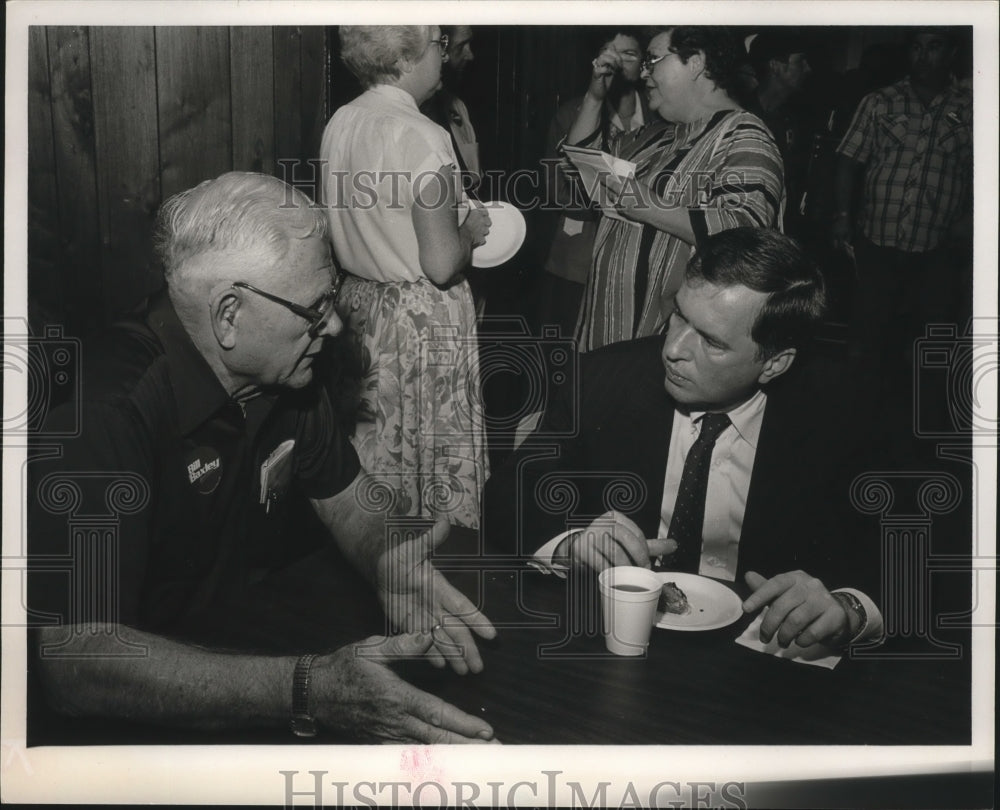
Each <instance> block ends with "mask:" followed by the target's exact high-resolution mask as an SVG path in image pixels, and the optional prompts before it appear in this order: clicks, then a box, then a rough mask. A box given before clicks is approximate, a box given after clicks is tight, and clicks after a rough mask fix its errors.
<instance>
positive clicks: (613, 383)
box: [484, 336, 877, 588]
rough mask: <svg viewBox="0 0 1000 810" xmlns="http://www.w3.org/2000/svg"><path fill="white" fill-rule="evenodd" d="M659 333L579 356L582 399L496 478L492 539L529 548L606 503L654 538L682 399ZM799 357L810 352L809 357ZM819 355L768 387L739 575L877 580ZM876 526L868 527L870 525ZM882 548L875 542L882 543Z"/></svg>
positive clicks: (488, 527)
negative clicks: (672, 384)
mask: <svg viewBox="0 0 1000 810" xmlns="http://www.w3.org/2000/svg"><path fill="white" fill-rule="evenodd" d="M662 346H663V337H662V336H654V337H650V338H643V339H640V340H636V341H628V342H624V343H617V344H613V345H610V346H606V347H604V348H603V349H601V350H600V351H596V352H592V353H589V354H586V355H583V356H582V357H581V359H580V369H579V372H580V373H579V377H580V385H579V392H580V393H579V397H578V398H576V402H575V403H574V402H573V401H570V400H569V399H568V398H563V399H557V400H554V401H552V402H550V403H548V405H547V407H546V412H545V415H544V417H543V420H542V422H541V424H540V426H539V428H538V429H537V430H536V431H535V432H534V433H533V434H532V435H531V436H530V437H529V439H528V440H527V441H526V442H525V443H524V444H522V446H521V447H520V448H519V449H518V451H517V452H516V453H515V454H514V455H513V456H512V458H511V459H510V460H509V461H508V462H507V463H506V464H505V465H503V466H502V467H501V468H500V469H498V470H496V471H495V472H494V474H493V476H492V478H491V479H490V480H489V482H488V483H487V487H486V495H485V504H484V515H485V520H484V524H485V525H484V530H485V531H486V533H487V542H488V544H489V545H491V546H492V547H493V548H494V549H497V550H505V551H508V552H511V551H512V552H515V553H517V554H519V555H524V556H529V555H530V554H532V553H533V552H534V551H535V550H537V549H538V547H539V546H540V545H542V543H544V542H545V541H546V540H548V539H550V538H551V537H554V536H555V535H556V534H558V533H560V532H562V531H565V530H566V529H568V528H573V527H582V526H585V525H587V523H589V522H590V520H591V519H593V518H594V517H596V516H598V515H601V514H603V513H604V512H606V511H608V510H609V509H612V508H615V509H618V511H620V512H622V513H624V514H626V515H628V516H629V517H631V518H632V519H633V520H634V521H635V522H636V523H637V524H638V526H639V527H640V528H641V529H642V530H643V531H644V532H645V533H646V536H647V537H655V536H656V533H657V530H658V526H659V519H660V518H659V516H660V503H661V500H662V496H663V481H664V476H665V473H666V462H667V450H668V446H669V443H670V430H671V425H672V423H673V416H674V402H673V400H672V399H671V398H670V396H669V395H668V394H667V393H666V391H665V389H664V387H663V376H664V375H663V366H662V363H661V360H660V349H661V348H662ZM800 361H801V362H800ZM816 361H818V358H801V357H800V358H797V359H796V362H795V363H793V365H792V368H791V369H790V370H789V371H788V372H787V373H786V374H785V375H783V376H782V377H781V378H778V379H777V380H775V381H774V382H773V383H771V384H770V385H769V387H768V389H767V393H768V399H767V407H766V410H765V412H764V421H763V424H762V427H761V434H760V439H759V442H758V446H757V454H756V457H755V460H754V468H753V473H752V476H751V482H750V491H749V493H748V497H747V505H746V511H745V515H744V521H743V530H742V533H741V536H740V546H739V565H738V573H737V577H738V579H740V580H742V575H743V573H744V572H745V571H747V570H755V571H758V572H759V573H761V574H763V575H764V576H773V575H775V574H778V573H781V572H784V571H791V570H795V569H799V568H801V569H802V570H805V571H807V572H808V573H810V574H813V575H814V576H818V577H820V578H821V579H823V581H824V583H825V584H826V585H827V586H828V587H831V588H832V587H840V586H846V585H851V586H853V587H859V588H865V587H871V584H872V577H873V576H874V575H875V573H876V568H875V566H874V564H873V562H869V564H868V565H866V566H864V569H865V572H866V573H865V574H864V575H863V576H862V575H861V572H860V571H859V569H858V568H857V565H858V559H859V557H860V558H868V559H869V560H870V561H874V559H875V558H874V557H873V556H870V555H871V554H873V549H872V548H869V549H867V553H866V550H865V549H858V548H857V546H858V541H859V539H860V533H859V531H858V526H857V525H856V523H855V521H854V520H853V519H852V515H853V514H854V510H852V509H851V508H850V503H849V485H850V480H851V478H852V477H853V475H852V472H853V468H854V466H855V465H856V464H858V463H859V462H860V459H859V456H858V454H857V453H856V452H854V451H853V450H852V446H853V441H852V439H853V436H854V431H851V430H849V429H848V427H847V426H845V423H847V422H849V420H848V418H847V417H848V410H847V409H846V408H845V407H842V406H841V404H840V397H839V396H838V395H837V393H836V390H833V391H831V390H830V389H831V387H833V388H834V389H835V388H836V386H835V385H831V384H830V383H834V384H835V382H836V377H835V376H834V375H832V374H831V373H830V372H829V370H828V369H827V368H826V367H825V366H823V365H817V364H816ZM869 531H870V528H869ZM875 551H877V549H875Z"/></svg>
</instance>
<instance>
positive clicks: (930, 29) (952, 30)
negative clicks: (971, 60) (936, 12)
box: [905, 25, 960, 48]
mask: <svg viewBox="0 0 1000 810" xmlns="http://www.w3.org/2000/svg"><path fill="white" fill-rule="evenodd" d="M959 31H960V29H959V28H956V27H955V26H951V25H912V26H908V27H907V28H906V39H905V44H906V47H907V48H908V47H910V45H912V44H913V43H914V41H915V40H916V39H917V37H918V36H920V35H921V34H935V35H936V36H939V37H941V38H942V39H943V40H945V41H946V42H947V43H948V45H949V47H952V48H955V47H957V46H958V44H959V41H960V35H959Z"/></svg>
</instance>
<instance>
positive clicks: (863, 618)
mask: <svg viewBox="0 0 1000 810" xmlns="http://www.w3.org/2000/svg"><path fill="white" fill-rule="evenodd" d="M832 595H833V598H834V599H836V600H837V601H838V602H839V603H840V606H841V607H842V608H843V609H844V610H845V611H847V613H848V619H847V621H848V626H849V625H850V613H851V612H854V613H855V614H857V617H858V621H859V624H858V630H857V632H856V633H852V634H850V638H849V639H848V643H850V642H852V641H856V640H857V638H858V637H859V636H860V635H861V634H862V633H863V632H864V631H865V628H866V627H867V626H868V611H867V610H865V606H864V605H863V604H861V600H860V599H858V597H856V596H855V595H854V594H853V593H850V592H848V591H834V593H833V594H832Z"/></svg>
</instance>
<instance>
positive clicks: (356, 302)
mask: <svg viewBox="0 0 1000 810" xmlns="http://www.w3.org/2000/svg"><path fill="white" fill-rule="evenodd" d="M337 308H338V310H339V312H340V314H341V316H342V317H343V319H344V322H345V323H346V324H347V328H348V330H349V332H350V335H351V338H352V340H353V341H354V343H355V347H356V349H357V350H358V351H359V353H360V356H361V362H362V368H363V373H364V375H365V376H364V379H363V381H362V395H361V399H362V401H361V408H360V413H359V416H358V421H357V427H356V429H355V432H354V436H353V437H352V442H353V443H354V447H355V449H356V450H357V452H358V456H359V458H360V459H361V466H362V467H363V468H364V469H365V470H366V471H367V472H368V473H369V474H370V477H371V486H370V487H369V489H368V491H367V492H365V493H362V498H363V499H364V500H365V501H366V503H365V504H362V507H363V508H368V509H371V510H374V511H379V512H387V513H389V514H390V515H400V516H402V515H410V516H420V517H427V518H437V517H439V516H444V517H447V518H448V520H449V522H450V523H452V524H453V525H458V526H468V527H470V528H478V527H479V506H480V499H481V496H482V490H483V485H484V484H485V482H486V478H487V476H488V475H489V462H488V460H487V456H486V427H485V418H484V413H483V406H482V398H481V394H480V383H479V355H478V351H477V345H476V312H475V308H474V306H473V301H472V293H471V292H470V290H469V284H468V282H466V281H462V282H460V283H456V284H453V285H452V286H451V287H449V288H447V289H441V288H440V287H437V286H436V285H434V284H432V283H431V282H430V281H427V280H421V281H417V282H399V283H384V282H375V281H367V280H365V279H361V278H358V277H356V276H348V277H347V279H346V281H345V282H344V289H343V292H342V294H341V298H340V302H339V304H338V307H337Z"/></svg>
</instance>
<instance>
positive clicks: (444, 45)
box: [427, 34, 451, 62]
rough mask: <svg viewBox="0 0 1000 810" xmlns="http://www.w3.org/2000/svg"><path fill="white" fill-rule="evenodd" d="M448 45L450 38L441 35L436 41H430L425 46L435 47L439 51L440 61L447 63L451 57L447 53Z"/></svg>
mask: <svg viewBox="0 0 1000 810" xmlns="http://www.w3.org/2000/svg"><path fill="white" fill-rule="evenodd" d="M450 43H451V37H449V36H448V35H447V34H442V35H441V36H439V37H438V38H437V39H432V40H430V41H429V42H428V43H427V44H428V45H437V46H438V47H439V48H440V49H441V61H442V62H447V61H448V59H450V58H451V55H450V54H449V53H448V45H449V44H450Z"/></svg>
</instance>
